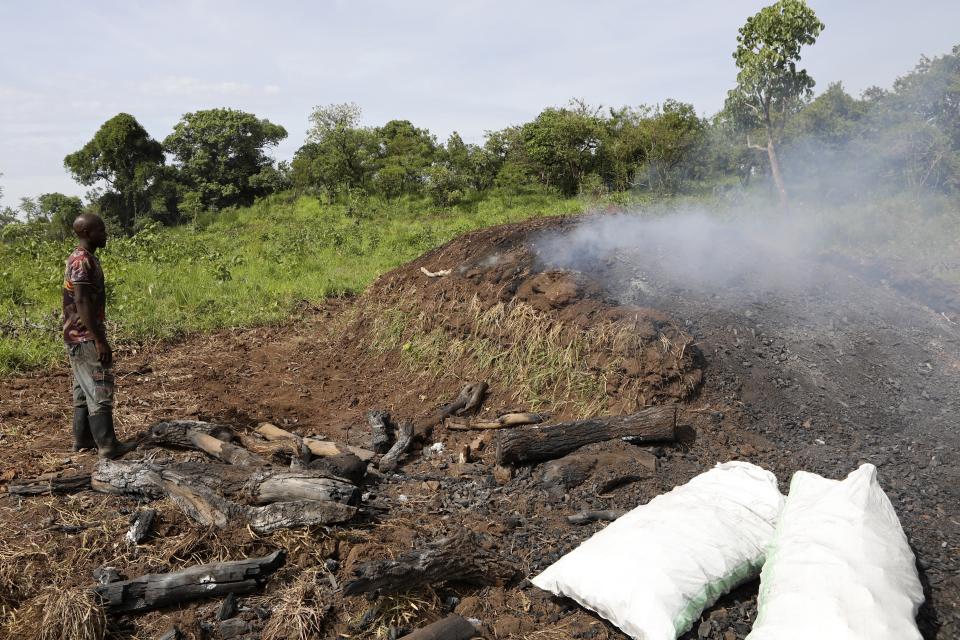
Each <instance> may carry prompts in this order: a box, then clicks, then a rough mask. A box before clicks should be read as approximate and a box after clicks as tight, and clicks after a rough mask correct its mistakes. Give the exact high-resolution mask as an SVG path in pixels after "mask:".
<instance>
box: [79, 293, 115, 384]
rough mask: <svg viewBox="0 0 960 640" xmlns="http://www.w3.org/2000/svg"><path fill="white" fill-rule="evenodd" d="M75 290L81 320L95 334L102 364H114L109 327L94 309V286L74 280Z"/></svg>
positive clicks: (94, 337)
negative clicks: (108, 338) (109, 339)
mask: <svg viewBox="0 0 960 640" xmlns="http://www.w3.org/2000/svg"><path fill="white" fill-rule="evenodd" d="M73 292H74V293H73V296H74V300H75V302H76V303H77V314H78V315H79V316H80V321H81V322H82V323H83V326H84V327H86V328H87V329H89V330H90V332H91V333H92V334H93V340H94V344H96V346H97V354H98V356H99V359H100V364H102V365H103V366H104V367H109V366H111V365H112V364H113V351H112V350H111V349H110V343H109V342H107V329H106V327H104V326H103V324H102V323H101V322H100V320H99V319H98V318H97V314H96V310H95V309H94V296H95V293H94V290H93V287H91V286H90V285H88V284H84V283H82V282H74V283H73Z"/></svg>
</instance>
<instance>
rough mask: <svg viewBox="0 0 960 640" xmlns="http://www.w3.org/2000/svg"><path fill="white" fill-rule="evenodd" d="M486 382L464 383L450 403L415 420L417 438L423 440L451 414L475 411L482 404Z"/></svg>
mask: <svg viewBox="0 0 960 640" xmlns="http://www.w3.org/2000/svg"><path fill="white" fill-rule="evenodd" d="M487 389H488V387H487V383H486V382H476V383H470V384H467V385H464V387H463V389H461V390H460V394H459V395H458V396H457V397H456V399H455V400H454V401H453V402H451V403H450V404H447V405H444V406H442V407H440V408H439V409H437V411H435V412H434V413H432V414H430V415H429V416H427V417H425V418H421V419H419V420H417V422H416V424H414V429H413V430H414V434H415V435H416V438H417V440H420V441H424V440H426V439H427V438H429V437H430V435H431V434H432V433H433V428H434V427H435V426H437V425H438V424H442V423H443V421H444V420H446V419H447V418H449V417H451V416H461V415H464V414H467V413H470V412H473V411H476V410H477V409H479V408H480V406H481V405H482V404H483V399H484V397H485V396H486V395H487Z"/></svg>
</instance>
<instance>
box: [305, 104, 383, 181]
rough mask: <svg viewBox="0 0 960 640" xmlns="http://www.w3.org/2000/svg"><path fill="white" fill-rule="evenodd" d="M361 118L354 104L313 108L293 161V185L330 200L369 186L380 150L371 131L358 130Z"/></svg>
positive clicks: (367, 129) (365, 129)
mask: <svg viewBox="0 0 960 640" xmlns="http://www.w3.org/2000/svg"><path fill="white" fill-rule="evenodd" d="M360 114H361V111H360V107H358V106H357V105H356V104H353V103H343V104H331V105H326V106H322V107H314V109H313V112H312V113H311V114H310V123H311V126H310V129H309V130H308V131H307V139H306V143H305V144H304V145H303V146H302V147H300V149H298V150H297V153H296V155H295V156H294V159H293V182H294V185H296V186H297V187H299V188H301V189H319V190H321V191H323V192H324V193H326V194H327V195H329V196H331V197H332V196H337V195H339V194H341V193H343V192H345V191H347V190H349V189H366V188H367V187H368V186H369V181H370V178H371V177H372V176H373V174H374V171H375V170H376V162H377V154H378V151H379V149H378V145H377V140H376V134H375V132H374V130H373V129H371V128H369V127H361V126H360Z"/></svg>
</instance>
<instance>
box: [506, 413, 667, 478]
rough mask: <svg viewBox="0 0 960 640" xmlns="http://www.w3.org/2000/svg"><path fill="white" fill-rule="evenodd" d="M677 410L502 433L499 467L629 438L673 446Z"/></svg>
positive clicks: (591, 419) (556, 456)
mask: <svg viewBox="0 0 960 640" xmlns="http://www.w3.org/2000/svg"><path fill="white" fill-rule="evenodd" d="M676 425H677V410H676V409H675V408H674V407H671V406H663V407H649V408H647V409H642V410H640V411H638V412H637V413H632V414H630V415H626V416H610V417H602V418H588V419H586V420H575V421H573V422H561V423H558V424H553V425H544V426H542V427H540V426H536V427H524V428H518V429H512V430H510V431H503V432H500V433H499V434H498V435H499V439H498V441H497V464H500V465H507V464H524V463H528V462H540V461H542V460H551V459H553V458H560V457H562V456H565V455H567V454H568V453H570V452H571V451H576V450H577V449H579V448H580V447H583V446H586V445H588V444H592V443H594V442H603V441H604V440H614V439H617V438H630V440H631V442H634V443H636V442H670V441H673V440H675V439H676Z"/></svg>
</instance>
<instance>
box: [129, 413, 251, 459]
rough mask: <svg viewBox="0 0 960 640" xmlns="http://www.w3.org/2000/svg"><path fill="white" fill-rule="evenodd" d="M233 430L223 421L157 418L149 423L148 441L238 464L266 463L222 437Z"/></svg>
mask: <svg viewBox="0 0 960 640" xmlns="http://www.w3.org/2000/svg"><path fill="white" fill-rule="evenodd" d="M228 436H229V438H230V439H232V437H233V436H232V433H231V432H230V431H229V429H226V427H223V426H222V425H212V424H209V423H204V422H194V421H189V420H179V421H176V422H158V423H156V424H154V425H153V426H152V427H150V433H149V435H148V436H147V442H148V443H150V444H152V445H159V446H172V447H178V448H181V449H196V450H198V451H203V452H204V453H206V454H207V455H210V456H212V457H214V458H216V459H217V460H220V461H222V462H226V463H228V464H233V465H237V466H240V467H265V466H267V465H268V464H270V463H269V461H268V460H267V459H266V458H264V457H262V456H258V455H257V454H255V453H251V452H250V451H247V450H246V449H244V448H243V447H239V446H237V445H235V444H232V443H231V442H229V441H228V440H226V439H224V438H227V437H228Z"/></svg>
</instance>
